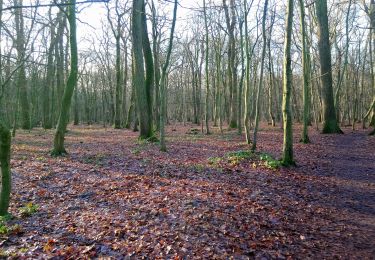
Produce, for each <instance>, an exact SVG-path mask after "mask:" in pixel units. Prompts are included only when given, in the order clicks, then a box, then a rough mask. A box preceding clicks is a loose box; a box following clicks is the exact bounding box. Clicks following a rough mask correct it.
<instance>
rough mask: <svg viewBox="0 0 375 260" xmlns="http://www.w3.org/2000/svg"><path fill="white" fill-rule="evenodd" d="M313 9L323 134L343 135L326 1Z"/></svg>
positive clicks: (317, 3) (318, 0)
mask: <svg viewBox="0 0 375 260" xmlns="http://www.w3.org/2000/svg"><path fill="white" fill-rule="evenodd" d="M315 7H316V16H317V21H318V27H319V28H318V29H319V31H318V32H319V33H318V38H319V41H318V49H319V58H320V77H321V82H322V103H323V133H326V134H329V133H343V132H342V131H341V129H340V127H339V125H338V122H337V118H336V110H335V103H334V99H333V88H332V62H331V45H330V42H329V26H328V15H327V0H317V1H315Z"/></svg>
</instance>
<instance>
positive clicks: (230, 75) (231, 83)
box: [223, 0, 237, 128]
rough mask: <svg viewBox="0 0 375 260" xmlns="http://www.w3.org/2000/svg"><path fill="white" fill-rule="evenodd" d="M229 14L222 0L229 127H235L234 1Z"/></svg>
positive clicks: (230, 4) (231, 1) (224, 0)
mask: <svg viewBox="0 0 375 260" xmlns="http://www.w3.org/2000/svg"><path fill="white" fill-rule="evenodd" d="M229 6H230V13H229V9H228V5H227V2H226V0H223V7H224V12H225V21H226V25H227V31H228V34H229V40H228V70H227V82H228V84H227V85H228V87H229V106H230V110H229V127H231V128H236V127H237V104H236V103H237V84H236V81H237V73H236V71H237V69H236V67H235V66H236V64H235V61H236V38H235V32H234V31H235V26H236V12H235V3H234V0H230V3H229Z"/></svg>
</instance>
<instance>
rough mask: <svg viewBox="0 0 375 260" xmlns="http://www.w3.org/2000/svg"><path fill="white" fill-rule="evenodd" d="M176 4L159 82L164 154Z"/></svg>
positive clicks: (175, 4)
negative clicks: (167, 91) (167, 85)
mask: <svg viewBox="0 0 375 260" xmlns="http://www.w3.org/2000/svg"><path fill="white" fill-rule="evenodd" d="M177 4H178V1H177V0H175V1H174V9H173V20H172V27H171V32H170V36H169V44H168V50H167V57H166V60H165V63H164V65H163V69H162V72H161V79H160V80H161V82H160V101H161V106H160V108H161V110H160V150H161V151H163V152H165V151H167V146H166V144H165V118H166V116H167V115H166V114H167V102H166V84H167V82H166V81H167V70H168V67H169V60H170V58H171V53H172V47H173V35H174V29H175V26H176V17H177Z"/></svg>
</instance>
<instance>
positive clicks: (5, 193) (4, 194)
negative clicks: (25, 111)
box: [0, 119, 12, 216]
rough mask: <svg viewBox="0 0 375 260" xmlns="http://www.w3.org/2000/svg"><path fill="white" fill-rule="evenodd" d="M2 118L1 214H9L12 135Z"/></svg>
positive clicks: (0, 154) (0, 137) (0, 134)
mask: <svg viewBox="0 0 375 260" xmlns="http://www.w3.org/2000/svg"><path fill="white" fill-rule="evenodd" d="M1 120H2V119H0V164H1V194H0V216H4V215H6V214H8V208H9V200H10V193H11V189H12V176H11V171H10V147H11V135H10V131H9V129H8V128H7V127H6V126H5V124H4V123H3V122H2V121H1Z"/></svg>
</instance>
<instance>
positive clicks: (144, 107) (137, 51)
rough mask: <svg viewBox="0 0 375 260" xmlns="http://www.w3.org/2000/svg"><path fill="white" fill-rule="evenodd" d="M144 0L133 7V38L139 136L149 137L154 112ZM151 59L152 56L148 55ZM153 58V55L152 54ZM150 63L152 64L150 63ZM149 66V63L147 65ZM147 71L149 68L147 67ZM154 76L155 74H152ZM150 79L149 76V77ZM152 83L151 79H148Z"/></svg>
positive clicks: (134, 3)
mask: <svg viewBox="0 0 375 260" xmlns="http://www.w3.org/2000/svg"><path fill="white" fill-rule="evenodd" d="M143 10H144V1H143V0H134V1H133V9H132V39H133V55H134V59H133V63H134V78H133V81H134V88H135V94H136V100H137V102H136V103H137V111H138V120H139V124H140V133H139V135H140V136H139V137H140V138H141V139H147V138H149V137H151V136H152V134H153V133H152V113H151V102H150V99H149V98H150V89H149V87H150V86H147V85H146V83H147V80H145V69H144V65H145V63H144V61H145V59H144V57H143V51H144V43H143V40H144V39H143V37H144V24H145V23H144V22H143V19H144V17H143V15H142V13H143ZM147 59H150V57H147ZM151 59H152V56H151ZM148 65H150V64H148ZM146 67H147V65H146ZM146 71H147V69H146ZM152 77H153V76H152ZM147 79H148V80H150V78H149V77H147ZM148 83H150V81H148Z"/></svg>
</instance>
